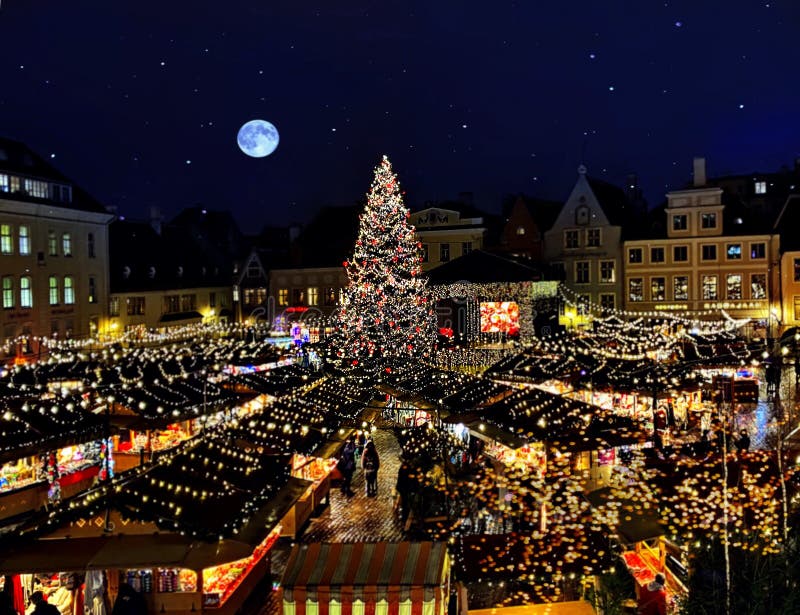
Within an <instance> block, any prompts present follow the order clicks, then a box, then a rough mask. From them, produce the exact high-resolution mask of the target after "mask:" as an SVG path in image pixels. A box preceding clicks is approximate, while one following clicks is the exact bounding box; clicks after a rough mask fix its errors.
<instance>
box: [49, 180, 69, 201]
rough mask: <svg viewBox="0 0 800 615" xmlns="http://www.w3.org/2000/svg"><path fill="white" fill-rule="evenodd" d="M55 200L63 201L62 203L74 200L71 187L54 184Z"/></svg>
mask: <svg viewBox="0 0 800 615" xmlns="http://www.w3.org/2000/svg"><path fill="white" fill-rule="evenodd" d="M51 187H52V189H53V200H54V201H61V202H62V203H69V202H70V201H71V200H72V190H71V189H70V187H69V186H61V185H59V184H53V185H52V186H51Z"/></svg>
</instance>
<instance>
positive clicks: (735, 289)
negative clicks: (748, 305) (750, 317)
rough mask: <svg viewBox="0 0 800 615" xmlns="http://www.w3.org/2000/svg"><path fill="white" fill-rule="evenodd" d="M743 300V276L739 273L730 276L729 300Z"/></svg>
mask: <svg viewBox="0 0 800 615" xmlns="http://www.w3.org/2000/svg"><path fill="white" fill-rule="evenodd" d="M741 298H742V276H741V275H740V274H738V273H729V274H728V299H741Z"/></svg>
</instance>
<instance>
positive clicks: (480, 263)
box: [428, 250, 548, 284]
mask: <svg viewBox="0 0 800 615" xmlns="http://www.w3.org/2000/svg"><path fill="white" fill-rule="evenodd" d="M428 279H429V281H430V283H431V284H451V283H453V282H462V281H464V282H473V283H491V282H531V281H540V280H545V279H548V278H547V276H546V275H545V273H544V269H543V267H542V266H541V265H539V264H538V263H534V262H532V261H529V260H524V259H518V258H516V257H513V256H509V255H505V254H503V255H501V254H495V253H493V252H486V251H485V250H473V251H472V252H470V253H469V254H466V255H464V256H460V257H458V258H457V259H455V260H452V261H450V262H449V263H445V264H444V265H440V266H439V267H436V268H435V269H431V270H430V271H429V272H428Z"/></svg>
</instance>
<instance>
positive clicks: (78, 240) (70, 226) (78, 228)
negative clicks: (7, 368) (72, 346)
mask: <svg viewBox="0 0 800 615" xmlns="http://www.w3.org/2000/svg"><path fill="white" fill-rule="evenodd" d="M112 219H113V215H112V214H110V213H109V212H108V211H107V210H106V209H105V207H103V206H102V205H101V204H100V203H98V202H97V201H95V200H94V199H92V198H91V197H90V196H89V195H87V194H86V193H85V192H83V191H82V190H81V189H80V188H79V187H78V186H76V185H74V184H73V183H72V182H71V181H70V180H69V179H67V178H66V177H64V176H63V175H61V173H59V172H58V171H57V170H56V169H55V168H53V167H52V166H51V165H50V164H49V163H47V162H45V161H44V160H43V159H42V158H40V157H39V156H37V155H36V154H35V153H34V152H32V151H31V150H30V149H29V148H28V147H27V146H25V145H23V144H22V143H19V142H16V141H12V140H9V139H0V285H1V288H2V307H3V309H2V311H0V335H1V336H2V342H3V346H2V350H3V351H4V354H5V355H6V356H8V355H26V354H31V353H39V352H41V351H42V350H43V348H40V347H39V342H38V341H37V340H39V339H40V338H56V339H65V338H85V337H89V336H94V335H96V334H97V333H98V331H99V329H100V326H101V319H102V315H103V313H104V311H105V306H106V305H107V302H108V296H109V295H108V293H109V269H108V225H109V223H110V222H111V220H112Z"/></svg>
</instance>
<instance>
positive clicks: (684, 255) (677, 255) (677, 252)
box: [672, 246, 689, 263]
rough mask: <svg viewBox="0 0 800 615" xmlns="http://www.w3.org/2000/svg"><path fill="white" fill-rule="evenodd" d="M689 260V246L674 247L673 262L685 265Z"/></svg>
mask: <svg viewBox="0 0 800 615" xmlns="http://www.w3.org/2000/svg"><path fill="white" fill-rule="evenodd" d="M688 260H689V248H688V247H687V246H673V247H672V261H673V262H675V263H685V262H686V261H688Z"/></svg>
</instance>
